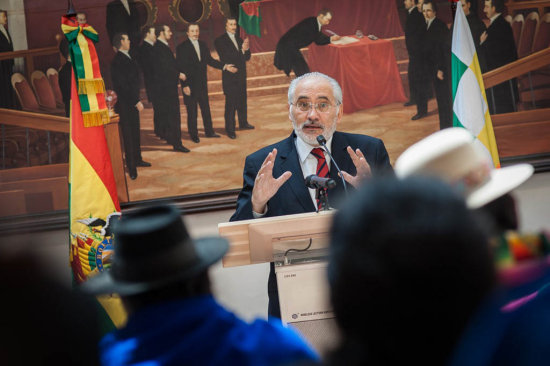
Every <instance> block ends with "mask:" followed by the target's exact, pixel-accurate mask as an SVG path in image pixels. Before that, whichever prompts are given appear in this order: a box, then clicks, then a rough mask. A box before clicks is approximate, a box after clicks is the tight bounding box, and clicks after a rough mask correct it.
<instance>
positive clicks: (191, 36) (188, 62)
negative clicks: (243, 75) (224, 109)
mask: <svg viewBox="0 0 550 366" xmlns="http://www.w3.org/2000/svg"><path fill="white" fill-rule="evenodd" d="M199 35H200V29H199V25H198V24H196V23H191V24H189V26H188V27H187V37H188V39H187V40H186V41H184V42H182V43H180V45H179V46H178V47H177V48H176V61H177V64H178V68H179V70H180V71H181V72H183V73H185V75H187V79H186V80H183V81H182V83H181V85H182V87H183V101H184V103H185V107H186V108H187V128H188V130H189V135H191V140H192V141H193V142H195V143H199V142H200V139H199V132H198V130H197V114H198V108H197V104H198V105H199V106H200V107H201V115H202V123H203V125H204V133H205V135H206V137H220V135H218V134H216V133H215V132H214V128H213V127H212V116H211V114H210V104H209V102H208V85H207V79H206V66H207V65H209V66H211V67H214V68H216V69H220V70H224V71H226V70H227V71H228V72H231V73H236V72H237V69H236V68H235V67H234V66H233V65H229V64H228V65H224V64H223V63H221V62H220V61H218V60H215V59H214V58H212V56H211V55H210V50H209V49H208V46H207V45H206V43H205V42H203V41H201V40H199Z"/></svg>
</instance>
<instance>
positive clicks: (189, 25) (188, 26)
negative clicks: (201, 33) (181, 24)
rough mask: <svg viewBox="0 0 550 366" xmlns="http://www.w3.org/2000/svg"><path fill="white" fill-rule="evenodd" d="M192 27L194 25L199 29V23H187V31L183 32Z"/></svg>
mask: <svg viewBox="0 0 550 366" xmlns="http://www.w3.org/2000/svg"><path fill="white" fill-rule="evenodd" d="M192 25H196V26H197V27H199V28H200V25H199V23H197V22H191V23H189V24H188V25H187V29H186V30H185V32H189V28H191V26H192Z"/></svg>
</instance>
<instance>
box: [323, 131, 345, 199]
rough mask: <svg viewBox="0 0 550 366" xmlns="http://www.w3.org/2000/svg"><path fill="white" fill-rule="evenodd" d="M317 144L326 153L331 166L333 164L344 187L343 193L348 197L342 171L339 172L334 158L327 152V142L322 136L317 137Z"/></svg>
mask: <svg viewBox="0 0 550 366" xmlns="http://www.w3.org/2000/svg"><path fill="white" fill-rule="evenodd" d="M317 142H318V143H319V145H321V146H322V147H323V149H324V150H325V151H326V153H327V154H328V157H329V158H330V161H332V164H334V167H335V168H336V170H337V171H338V173H340V174H339V176H340V179H341V180H342V186H343V187H344V192H346V196H347V195H348V187H347V186H346V180H345V179H344V174H342V171H341V170H340V167H339V166H338V164H336V160H334V158H333V157H332V154H331V153H330V151H328V148H327V140H326V139H325V136H323V135H319V136H317Z"/></svg>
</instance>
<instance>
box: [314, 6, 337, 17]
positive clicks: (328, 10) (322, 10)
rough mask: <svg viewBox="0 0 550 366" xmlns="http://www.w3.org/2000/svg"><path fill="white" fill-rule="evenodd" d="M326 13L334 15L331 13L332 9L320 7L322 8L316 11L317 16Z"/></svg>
mask: <svg viewBox="0 0 550 366" xmlns="http://www.w3.org/2000/svg"><path fill="white" fill-rule="evenodd" d="M327 14H330V15H331V16H334V14H332V10H330V9H329V8H322V9H321V10H319V12H318V13H317V16H319V15H327Z"/></svg>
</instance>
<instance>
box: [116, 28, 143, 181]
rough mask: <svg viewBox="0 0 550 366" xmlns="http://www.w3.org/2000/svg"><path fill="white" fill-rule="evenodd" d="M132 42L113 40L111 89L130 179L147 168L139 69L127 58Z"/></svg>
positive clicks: (125, 37) (124, 36)
mask: <svg viewBox="0 0 550 366" xmlns="http://www.w3.org/2000/svg"><path fill="white" fill-rule="evenodd" d="M130 44H131V41H130V39H129V38H128V35H127V34H124V33H119V34H115V36H114V37H113V46H114V47H115V48H116V49H117V50H118V52H117V53H116V55H115V57H114V58H113V62H112V63H111V78H112V80H113V89H114V90H115V92H116V94H117V103H116V104H115V110H116V112H117V113H118V114H119V115H120V127H121V129H122V139H123V141H124V156H125V158H126V166H127V168H128V173H129V174H130V178H131V179H132V180H133V179H136V178H137V167H138V166H139V167H150V166H151V164H150V163H148V162H146V161H144V160H143V158H142V157H141V142H140V136H139V134H140V125H139V112H141V111H142V110H143V104H142V103H141V101H140V98H139V68H138V64H137V62H136V61H135V60H134V59H132V57H131V56H130V53H129V52H130Z"/></svg>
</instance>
